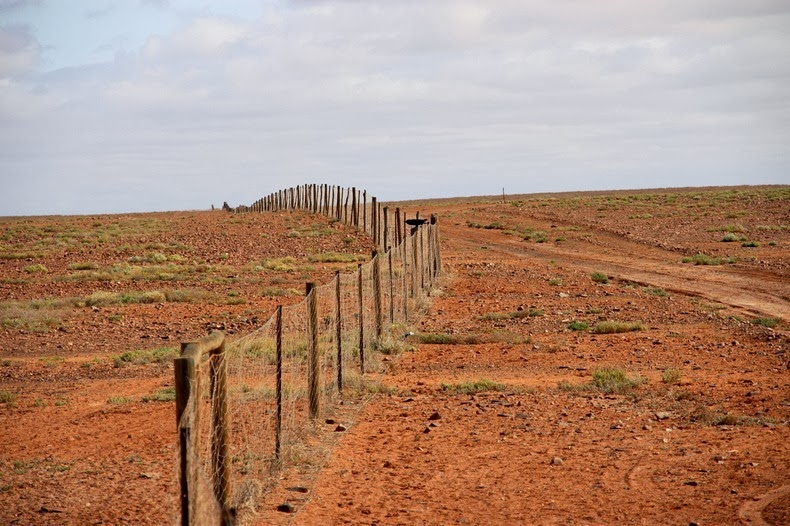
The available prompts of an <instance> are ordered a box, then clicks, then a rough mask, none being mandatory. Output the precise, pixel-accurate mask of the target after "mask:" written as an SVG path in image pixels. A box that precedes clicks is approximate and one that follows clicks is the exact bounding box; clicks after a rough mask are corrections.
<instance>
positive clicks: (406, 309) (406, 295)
mask: <svg viewBox="0 0 790 526" xmlns="http://www.w3.org/2000/svg"><path fill="white" fill-rule="evenodd" d="M407 247H408V243H406V239H405V238H404V239H403V241H402V242H401V244H400V248H401V266H402V267H403V271H402V272H401V281H402V282H403V322H404V323H408V322H409V285H408V282H409V281H408V280H409V265H408V258H407V257H406V249H407Z"/></svg>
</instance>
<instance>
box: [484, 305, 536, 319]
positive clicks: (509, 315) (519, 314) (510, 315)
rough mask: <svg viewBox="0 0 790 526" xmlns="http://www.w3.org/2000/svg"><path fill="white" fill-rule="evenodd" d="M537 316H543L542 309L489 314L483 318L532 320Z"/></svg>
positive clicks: (532, 308)
mask: <svg viewBox="0 0 790 526" xmlns="http://www.w3.org/2000/svg"><path fill="white" fill-rule="evenodd" d="M536 316H543V310H542V309H536V308H534V307H530V308H528V309H521V310H516V311H513V312H489V313H488V314H484V315H483V316H481V319H484V320H517V319H519V318H530V317H536Z"/></svg>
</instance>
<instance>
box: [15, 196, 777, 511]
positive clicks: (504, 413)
mask: <svg viewBox="0 0 790 526" xmlns="http://www.w3.org/2000/svg"><path fill="white" fill-rule="evenodd" d="M398 206H401V207H402V208H404V209H406V210H407V211H408V212H410V213H413V212H415V211H418V210H419V211H420V212H421V214H428V213H435V214H437V215H438V217H439V224H440V228H441V237H442V256H443V261H444V276H443V278H442V279H443V286H442V288H441V289H440V290H437V291H435V293H434V294H433V299H432V302H431V306H430V309H429V311H428V312H427V313H426V314H425V315H424V316H423V318H422V319H421V321H420V322H419V323H417V324H415V326H414V327H413V328H411V332H413V333H414V334H413V335H411V336H408V337H407V338H406V342H405V343H407V344H408V345H407V347H408V349H407V350H405V351H404V352H402V353H401V354H400V355H398V356H397V357H393V358H392V360H390V361H388V362H385V363H386V365H387V367H386V369H385V370H382V371H381V373H380V379H381V382H383V384H384V385H385V386H387V389H385V390H384V392H381V393H377V394H370V395H369V396H368V397H367V399H368V401H367V402H366V403H365V404H364V405H360V404H359V398H358V397H357V398H354V399H352V400H349V404H348V406H347V407H346V408H345V410H341V409H340V408H338V409H337V413H336V415H328V416H335V417H336V418H339V419H344V420H343V421H344V423H345V424H346V426H347V428H348V430H347V431H345V432H343V433H341V434H338V433H334V432H332V430H331V429H329V430H328V427H327V426H325V425H322V423H321V422H319V423H318V424H317V425H316V429H315V430H314V433H315V442H316V443H317V444H318V445H317V446H316V449H317V451H318V450H320V452H321V454H318V453H316V455H314V456H313V457H311V458H308V459H305V462H304V463H303V464H302V465H294V466H290V467H287V468H286V469H285V470H283V471H282V472H280V473H277V474H275V475H274V476H275V477H276V478H277V480H278V481H279V484H275V487H274V489H273V490H272V491H271V492H269V493H268V494H266V495H264V498H263V499H262V500H261V502H260V503H259V505H258V506H257V519H258V520H260V523H261V524H692V523H694V524H771V525H780V524H788V523H790V448H789V447H788V443H790V432H788V423H789V422H790V376H789V373H790V371H789V370H788V367H790V356H788V348H789V347H790V345H789V342H788V333H787V328H788V322H789V320H790V266H789V263H788V256H789V255H790V187H784V186H783V187H763V188H758V187H743V188H709V189H680V190H670V189H667V190H655V191H647V190H645V191H620V192H599V193H579V194H556V195H539V196H537V195H524V196H506V199H504V200H503V199H502V198H501V197H499V198H466V199H449V200H436V201H424V202H409V203H398ZM0 228H1V229H2V231H1V234H2V236H1V237H0V321H1V322H2V328H0V331H1V332H0V334H2V340H0V360H1V362H0V425H2V428H3V430H4V435H3V436H4V438H3V448H2V452H0V522H1V523H3V524H166V523H173V522H174V521H175V520H176V516H177V515H176V514H177V509H176V495H177V491H178V490H177V475H176V455H177V452H176V448H175V443H176V435H175V418H174V416H175V410H174V407H173V403H172V396H171V394H172V385H173V371H172V364H171V359H172V356H173V355H174V353H175V350H176V348H177V347H178V342H180V341H182V340H190V339H194V338H196V337H199V336H202V335H203V334H205V333H206V332H207V331H208V330H210V329H212V328H220V329H223V330H224V331H226V333H227V334H228V335H229V336H230V337H231V338H233V337H234V336H239V335H243V334H245V333H246V332H249V331H251V330H253V329H254V328H255V327H256V324H257V323H259V322H260V320H262V319H265V318H267V317H268V316H269V314H270V313H271V310H272V309H273V308H274V306H275V305H276V304H278V303H284V302H289V301H297V300H299V299H300V298H301V294H302V291H303V283H304V281H308V280H314V281H318V282H324V281H327V280H328V279H329V278H330V277H331V275H332V274H333V272H334V271H335V270H343V269H344V268H346V267H351V268H353V267H355V266H356V264H355V261H356V259H357V258H364V257H366V255H368V254H369V253H370V250H371V248H372V244H371V242H370V240H369V239H366V238H365V236H363V235H362V234H360V233H358V232H356V231H354V230H352V229H350V228H348V227H346V226H344V225H342V224H340V223H335V222H332V221H330V220H328V219H326V218H324V217H320V216H313V215H310V214H307V213H303V212H288V213H285V212H283V213H263V214H258V213H249V214H238V215H234V214H228V213H225V212H219V211H216V212H172V213H156V214H131V215H107V216H80V217H27V218H0ZM330 253H331V254H345V255H346V256H347V257H346V258H340V257H334V258H324V257H321V255H322V254H330ZM327 259H329V260H340V261H339V262H334V263H332V262H330V263H327V262H325V261H326V260H327ZM349 407H352V408H353V409H351V410H349V409H348V408H349ZM294 487H298V488H299V489H300V490H302V491H299V492H294V491H292V490H289V489H288V488H294ZM304 490H306V493H305V492H304ZM286 502H287V503H289V504H290V506H289V509H290V510H292V511H291V512H289V513H284V512H281V511H277V507H278V506H279V505H280V504H283V503H286Z"/></svg>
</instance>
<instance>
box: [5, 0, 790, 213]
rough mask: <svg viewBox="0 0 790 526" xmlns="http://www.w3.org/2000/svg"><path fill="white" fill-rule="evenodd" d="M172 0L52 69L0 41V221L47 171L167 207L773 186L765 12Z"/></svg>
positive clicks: (777, 41) (779, 77) (784, 73)
mask: <svg viewBox="0 0 790 526" xmlns="http://www.w3.org/2000/svg"><path fill="white" fill-rule="evenodd" d="M191 6H192V4H191V3H188V2H164V3H161V5H159V6H158V7H157V9H150V8H148V9H146V10H145V11H144V12H145V13H147V14H146V16H151V17H156V16H160V14H161V16H167V17H169V18H168V20H170V22H168V24H169V25H168V24H164V23H159V24H158V25H157V23H156V22H154V21H152V27H153V26H155V27H157V28H160V29H157V30H155V31H153V32H151V34H149V35H148V36H147V37H146V38H145V39H144V40H140V44H139V45H138V46H137V47H136V48H134V49H128V50H126V51H123V52H116V53H115V54H114V55H113V57H112V59H107V60H104V61H103V62H100V63H98V64H93V65H80V66H77V67H71V68H66V69H61V70H57V71H53V72H49V73H43V72H37V73H36V72H35V69H33V70H32V72H31V68H36V67H37V64H38V63H40V57H36V41H35V40H34V39H31V38H32V37H31V35H32V33H29V32H28V33H24V32H22V33H16V34H15V38H19V37H20V35H23V36H24V35H25V34H26V35H27V37H28V38H27V40H25V38H22V39H21V40H14V41H13V42H12V44H8V45H6V46H3V44H2V42H3V41H2V40H0V49H15V50H18V51H15V52H14V53H16V55H14V54H13V53H10V54H8V57H17V58H13V59H12V58H8V59H0V64H5V62H3V60H7V63H8V64H12V66H8V69H9V70H12V69H13V70H14V71H18V72H21V73H16V74H15V75H16V76H15V77H13V79H11V80H7V81H6V82H5V83H1V84H0V122H13V123H14V127H13V128H11V127H9V126H5V125H4V126H1V127H0V173H2V174H3V177H5V178H13V179H14V181H15V182H14V184H13V185H12V186H11V189H12V190H11V191H12V194H11V195H17V196H21V195H24V196H26V197H25V199H21V198H16V199H14V198H12V199H11V200H10V201H9V202H8V203H0V214H2V213H20V212H22V211H25V210H30V211H37V212H43V211H47V210H48V208H47V207H49V206H50V201H48V200H46V199H43V198H41V199H37V198H36V197H35V195H36V193H35V191H33V190H30V189H29V188H27V187H26V184H27V182H28V181H36V180H38V181H40V180H42V179H41V178H46V180H47V181H50V182H52V178H53V177H54V176H53V175H52V174H58V177H59V179H57V180H58V181H61V180H63V181H69V180H70V179H69V178H76V179H78V180H80V181H92V182H95V181H99V183H96V185H95V186H96V187H98V188H101V192H102V194H101V195H102V201H101V202H102V204H103V206H105V207H106V209H109V210H113V209H116V210H130V209H135V208H137V205H136V204H135V203H137V201H135V202H134V203H133V202H130V201H129V199H130V196H132V195H135V192H140V191H141V190H140V189H141V188H143V189H144V188H146V187H147V186H150V185H156V188H157V192H156V194H155V195H156V196H158V197H156V199H158V200H157V201H155V202H153V203H151V204H147V205H146V206H150V207H154V208H158V209H164V208H173V207H194V206H207V203H206V202H205V201H206V199H208V198H209V197H211V196H213V195H214V194H216V193H221V194H223V195H220V196H217V197H216V198H213V201H215V202H217V201H220V202H221V201H222V200H228V201H231V202H234V201H235V202H249V201H252V200H254V199H255V198H257V197H258V196H259V194H263V193H267V192H269V191H271V190H274V189H277V188H279V187H282V186H288V185H292V184H299V183H302V182H305V181H329V182H332V183H335V182H336V183H338V184H353V185H355V186H359V187H368V188H369V189H370V190H371V191H373V192H375V193H378V194H380V197H382V198H383V199H399V198H407V197H419V192H423V193H424V194H425V195H442V194H447V193H448V192H450V193H452V194H481V193H492V192H494V193H495V192H496V191H497V188H500V189H501V187H502V186H506V187H508V189H509V190H510V191H514V192H515V191H522V192H523V191H531V190H535V191H539V190H562V189H565V190H574V189H584V188H603V187H630V186H641V187H649V186H668V185H672V184H682V185H688V184H713V183H716V184H728V183H755V182H780V181H785V182H787V175H786V174H787V173H788V168H790V154H788V152H787V148H786V144H788V143H790V101H789V100H788V95H787V93H790V63H788V62H787V61H786V60H784V56H783V53H784V50H785V49H787V48H788V47H790V36H788V34H787V32H786V29H785V28H786V27H789V26H790V12H789V11H788V9H787V7H785V6H784V3H783V2H768V1H758V2H750V3H743V2H735V1H729V0H728V1H712V0H711V1H707V0H706V1H693V2H658V1H645V2H638V3H633V2H627V1H625V0H611V1H607V2H595V3H589V2H572V1H569V0H564V1H559V2H557V1H554V2H549V1H544V2H529V3H525V2H521V1H517V0H501V1H499V2H495V3H494V2H482V1H480V2H473V1H466V2H456V1H450V0H445V1H436V2H421V1H417V0H404V1H403V2H384V1H374V0H371V1H366V2H358V1H323V2H306V1H303V2H288V1H285V0H281V1H273V2H270V3H267V4H264V6H263V7H262V8H261V7H260V6H259V5H258V4H256V6H257V11H256V9H255V8H253V7H250V6H248V7H247V8H245V11H244V12H243V13H241V12H240V13H238V14H236V15H234V14H233V13H229V12H228V11H227V10H228V7H227V5H225V4H223V5H222V7H221V8H220V7H212V6H211V5H210V4H208V5H207V6H203V7H201V8H199V9H195V8H193V7H191ZM219 9H224V11H220V10H219ZM252 12H255V15H254V16H253V15H250V13H252ZM107 16H110V15H109V14H108V15H107ZM112 16H118V15H117V14H113V15H112ZM173 19H177V20H178V23H175V24H172V23H171V22H172V20H173ZM86 23H88V24H89V25H88V26H87V28H86V30H89V28H90V27H91V26H90V22H86ZM135 26H136V24H135ZM168 27H169V28H171V29H169V30H166V31H165V30H162V29H161V28H168ZM108 34H109V33H108ZM108 38H109V37H108ZM19 50H21V51H19ZM25 50H27V51H25ZM38 53H39V54H40V53H41V50H40V49H39V51H38ZM0 56H5V55H0ZM14 68H16V69H14ZM0 71H2V69H0ZM755 166H759V167H760V170H759V171H756V170H755V169H754V167H755ZM31 173H34V174H36V175H35V176H33V177H30V176H29V174H31ZM37 178H39V179H37ZM415 178H417V179H419V180H420V182H421V184H420V185H419V186H418V187H417V189H416V190H415V186H414V185H410V184H409V185H407V184H404V181H412V180H413V179H415ZM218 180H221V181H222V183H223V184H222V185H221V186H220V185H218V184H217V181H218ZM186 181H188V183H186V184H185V182H186ZM52 184H55V185H60V184H62V186H63V188H62V189H61V191H62V193H63V195H61V196H60V199H62V201H61V203H62V204H61V205H58V206H62V207H68V206H72V207H73V206H77V205H79V206H83V205H84V202H82V201H81V200H80V199H77V198H75V199H73V200H71V201H68V200H67V199H66V197H67V195H68V194H69V188H71V187H75V188H76V187H79V185H77V184H74V185H70V184H68V183H52ZM93 186H94V185H92V184H89V183H86V184H85V185H84V188H86V189H88V190H89V189H90V188H91V187H93ZM36 187H37V188H41V187H42V185H41V184H40V183H38V184H36ZM26 188H27V189H26ZM58 188H60V187H58ZM113 189H117V192H115V193H116V194H117V195H116V196H113ZM185 189H186V190H185ZM415 192H418V193H417V194H415ZM146 195H149V194H146ZM190 195H194V197H190ZM190 199H194V201H192V202H193V204H192V205H189V204H188V202H189V200H190ZM68 203H71V204H68ZM170 203H173V204H172V205H171V204H170ZM184 203H187V204H184ZM61 211H69V212H77V211H79V209H72V208H63V209H62V210H61ZM84 211H89V210H84Z"/></svg>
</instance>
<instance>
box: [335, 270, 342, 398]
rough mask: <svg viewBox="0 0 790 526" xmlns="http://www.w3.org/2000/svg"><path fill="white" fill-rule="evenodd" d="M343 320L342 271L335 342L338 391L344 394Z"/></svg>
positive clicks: (337, 282)
mask: <svg viewBox="0 0 790 526" xmlns="http://www.w3.org/2000/svg"><path fill="white" fill-rule="evenodd" d="M342 338H343V320H342V313H341V312H340V271H339V270H338V271H336V272H335V340H336V341H337V391H338V392H339V393H340V392H343V342H342Z"/></svg>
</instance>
